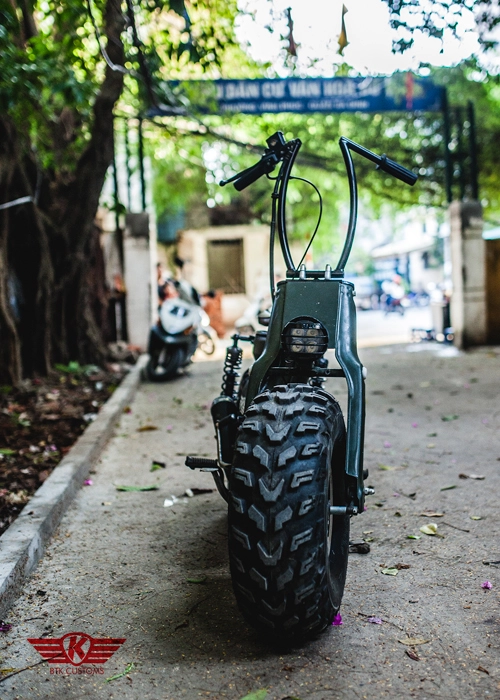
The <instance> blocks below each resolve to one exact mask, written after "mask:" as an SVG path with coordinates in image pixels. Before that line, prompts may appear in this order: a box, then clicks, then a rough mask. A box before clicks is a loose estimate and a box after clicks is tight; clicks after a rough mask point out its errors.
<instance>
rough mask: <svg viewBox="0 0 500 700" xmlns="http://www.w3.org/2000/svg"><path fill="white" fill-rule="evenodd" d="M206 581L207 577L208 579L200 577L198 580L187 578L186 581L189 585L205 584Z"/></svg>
mask: <svg viewBox="0 0 500 700" xmlns="http://www.w3.org/2000/svg"><path fill="white" fill-rule="evenodd" d="M206 580H207V577H206V576H198V577H197V578H196V577H192V578H187V579H186V581H187V582H188V583H205V581H206Z"/></svg>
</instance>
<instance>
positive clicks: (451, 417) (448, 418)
mask: <svg viewBox="0 0 500 700" xmlns="http://www.w3.org/2000/svg"><path fill="white" fill-rule="evenodd" d="M457 418H460V416H458V415H457V414H456V413H452V414H450V415H449V416H441V420H442V421H445V422H447V421H451V420H457Z"/></svg>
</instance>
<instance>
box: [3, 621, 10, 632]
mask: <svg viewBox="0 0 500 700" xmlns="http://www.w3.org/2000/svg"><path fill="white" fill-rule="evenodd" d="M11 629H12V625H11V624H10V622H4V621H3V620H0V632H10V630H11Z"/></svg>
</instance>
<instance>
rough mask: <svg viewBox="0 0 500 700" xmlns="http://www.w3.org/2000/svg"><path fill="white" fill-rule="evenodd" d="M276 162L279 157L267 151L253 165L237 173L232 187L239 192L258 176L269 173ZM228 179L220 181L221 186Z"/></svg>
mask: <svg viewBox="0 0 500 700" xmlns="http://www.w3.org/2000/svg"><path fill="white" fill-rule="evenodd" d="M278 163H279V159H278V156H277V155H276V154H275V153H269V154H267V155H264V156H262V158H261V160H260V161H259V162H258V163H256V164H255V165H252V167H251V168H247V169H246V170H243V171H242V172H241V173H238V175H237V177H236V180H235V181H234V189H235V190H238V192H241V190H244V189H245V187H248V185H251V184H252V182H255V181H256V180H258V179H259V177H262V175H268V174H269V173H271V172H272V171H273V170H274V168H275V167H276V166H277V164H278ZM231 179H232V178H231ZM230 181H231V180H222V181H221V183H220V185H221V187H224V185H227V183H228V182H230Z"/></svg>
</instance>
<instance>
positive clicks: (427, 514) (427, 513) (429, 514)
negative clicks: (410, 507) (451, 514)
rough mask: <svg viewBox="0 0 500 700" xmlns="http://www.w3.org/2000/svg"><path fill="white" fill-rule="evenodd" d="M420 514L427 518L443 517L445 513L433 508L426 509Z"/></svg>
mask: <svg viewBox="0 0 500 700" xmlns="http://www.w3.org/2000/svg"><path fill="white" fill-rule="evenodd" d="M420 515H423V516H424V517H425V518H442V517H443V516H444V513H436V512H435V511H433V510H425V511H424V512H423V513H420Z"/></svg>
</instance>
